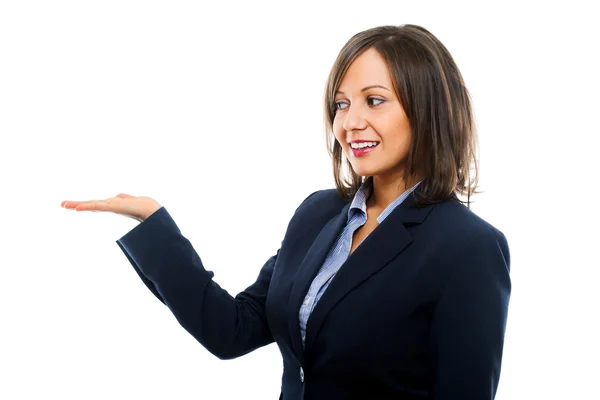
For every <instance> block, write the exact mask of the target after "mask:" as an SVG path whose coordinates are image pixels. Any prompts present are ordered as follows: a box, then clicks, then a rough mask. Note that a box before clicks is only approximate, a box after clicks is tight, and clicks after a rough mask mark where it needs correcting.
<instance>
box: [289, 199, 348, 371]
mask: <svg viewBox="0 0 600 400" xmlns="http://www.w3.org/2000/svg"><path fill="white" fill-rule="evenodd" d="M349 208H350V203H348V204H346V206H345V207H343V208H342V210H341V211H340V213H339V214H338V215H336V216H335V217H333V218H332V219H331V220H330V221H329V222H328V223H327V224H326V225H325V227H324V228H323V229H321V232H319V234H318V235H317V237H316V238H315V240H314V241H313V243H312V245H311V247H310V248H309V249H308V251H307V253H306V256H305V257H304V260H303V261H302V264H301V265H300V268H298V272H297V273H296V275H295V276H294V284H293V286H292V289H291V293H290V298H289V304H288V306H289V317H288V323H289V329H290V336H291V340H292V346H293V347H294V352H295V353H296V354H297V355H298V357H299V360H300V362H301V363H302V364H303V363H304V349H303V348H302V338H301V337H300V325H299V324H300V322H299V315H298V314H299V312H300V306H301V304H302V301H303V300H304V297H305V296H306V293H307V292H308V289H309V288H310V285H311V283H312V281H313V279H314V278H315V276H316V275H317V273H318V272H319V269H320V268H321V266H322V265H323V263H324V262H325V257H327V253H328V252H329V250H330V249H331V246H333V244H334V242H335V240H336V239H337V237H338V236H339V234H340V232H341V231H342V229H344V226H346V222H347V220H348V209H349ZM309 320H310V319H309Z"/></svg>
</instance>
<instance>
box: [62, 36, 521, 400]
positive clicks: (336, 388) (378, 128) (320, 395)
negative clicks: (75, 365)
mask: <svg viewBox="0 0 600 400" xmlns="http://www.w3.org/2000/svg"><path fill="white" fill-rule="evenodd" d="M325 118H326V123H327V127H328V129H327V134H328V139H329V142H328V147H329V151H330V154H331V156H332V159H333V166H334V176H335V182H336V186H337V189H329V190H320V191H317V192H315V193H313V194H311V195H310V196H308V197H307V198H306V199H305V200H304V202H302V204H300V206H299V207H298V209H297V210H296V212H295V214H294V216H293V217H292V219H291V221H290V222H289V226H288V229H287V232H286V234H285V237H284V239H283V242H282V244H281V247H280V249H279V250H278V251H277V253H276V254H275V255H274V256H272V257H271V258H270V259H269V260H267V262H266V264H265V265H264V266H263V267H262V269H261V270H260V272H259V274H258V279H257V280H256V282H255V283H254V284H252V285H251V286H249V287H248V288H247V289H246V290H244V291H243V292H241V293H239V294H238V295H237V296H236V297H235V298H234V297H232V296H230V295H229V294H228V293H227V292H226V291H225V290H223V289H221V288H220V287H219V286H218V284H217V283H215V282H214V281H213V280H212V278H213V273H212V272H210V271H207V270H206V269H205V267H204V265H203V264H202V261H201V259H200V257H199V256H198V254H197V253H196V252H195V250H194V249H193V247H192V245H191V243H190V242H189V241H188V240H187V239H186V238H185V237H184V236H182V234H181V232H180V230H179V229H178V227H177V225H176V224H175V222H174V221H173V219H172V218H171V216H170V215H169V213H168V212H167V210H166V209H165V208H164V207H162V206H161V205H160V204H159V203H158V202H156V201H155V200H154V199H152V198H150V197H134V196H130V195H127V194H119V195H117V196H116V197H113V198H109V199H106V200H100V201H64V202H63V203H62V204H61V205H62V206H63V207H65V208H68V209H76V210H78V211H81V210H88V211H90V210H91V211H111V212H115V213H119V214H122V215H125V216H129V217H132V218H135V219H137V220H139V221H141V223H140V224H139V225H138V226H136V227H135V228H134V229H132V230H131V231H130V232H129V233H127V234H126V235H125V236H123V237H122V238H121V239H119V240H118V241H117V244H118V245H119V246H120V248H121V249H122V250H123V252H124V254H125V255H126V256H127V258H128V260H129V261H130V262H131V265H132V266H133V268H135V270H136V271H137V273H138V274H139V275H140V277H141V279H142V280H143V281H144V283H145V284H146V285H147V286H148V288H149V289H150V290H151V291H152V292H153V293H154V294H155V295H156V296H157V297H158V298H159V299H160V300H161V301H162V302H164V303H165V304H166V305H167V306H168V307H169V309H170V310H171V311H172V312H173V314H174V315H175V316H176V318H177V319H178V321H179V322H180V323H181V325H182V326H183V327H184V328H185V329H186V330H187V331H188V332H189V333H190V334H192V335H193V336H194V337H195V338H196V339H197V340H198V341H199V342H200V343H201V344H202V345H203V346H205V347H206V348H207V349H208V350H209V351H210V352H212V353H213V354H214V355H216V356H217V357H219V358H221V359H231V358H235V357H239V356H241V355H244V354H247V353H249V352H251V351H253V350H255V349H257V348H259V347H261V346H265V345H267V344H269V343H272V342H273V341H275V342H276V343H277V345H278V346H279V348H280V350H281V354H282V356H283V361H284V371H283V378H282V388H281V397H280V398H283V399H286V400H288V399H290V400H291V399H298V400H299V399H435V400H448V399H453V400H455V399H460V400H466V399H481V400H483V399H492V398H493V397H494V396H495V393H496V389H497V386H498V380H499V375H500V366H501V359H502V349H503V342H504V332H505V325H506V317H507V310H508V303H509V296H510V291H511V281H510V277H509V265H510V256H509V248H508V244H507V241H506V238H505V236H504V235H503V234H502V232H500V231H499V230H497V229H496V228H494V227H493V226H492V225H490V224H489V223H487V222H486V221H484V220H482V219H481V218H479V217H478V216H476V215H475V214H474V213H473V212H472V211H470V210H469V208H468V205H469V199H470V196H471V194H473V193H474V191H475V187H476V184H477V164H476V159H475V150H476V144H477V143H476V136H475V128H474V124H473V118H472V114H471V105H470V100H469V95H468V92H467V89H466V88H465V84H464V82H463V79H462V76H461V74H460V72H459V70H458V68H457V66H456V64H455V62H454V60H453V59H452V56H451V55H450V54H449V52H448V50H447V49H446V48H445V47H444V46H443V45H442V43H440V41H439V40H438V39H437V38H436V37H435V36H434V35H432V34H431V33H430V32H428V31H427V30H426V29H424V28H422V27H419V26H415V25H403V26H399V27H395V26H383V27H378V28H373V29H369V30H366V31H364V32H360V33H358V34H357V35H355V36H354V37H352V38H351V39H350V40H349V41H348V43H346V45H345V46H344V47H343V49H342V50H341V52H340V54H339V56H338V58H337V60H336V61H335V64H334V66H333V69H332V70H331V73H330V75H329V79H328V82H327V89H326V95H325ZM472 167H473V170H471V168H472ZM459 195H466V196H467V199H468V200H467V202H466V204H467V206H465V204H464V202H463V201H461V200H460V198H459Z"/></svg>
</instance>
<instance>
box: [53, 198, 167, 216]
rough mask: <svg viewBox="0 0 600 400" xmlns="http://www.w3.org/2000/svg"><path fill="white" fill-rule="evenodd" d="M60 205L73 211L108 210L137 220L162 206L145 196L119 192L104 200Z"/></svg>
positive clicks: (68, 201) (66, 201)
mask: <svg viewBox="0 0 600 400" xmlns="http://www.w3.org/2000/svg"><path fill="white" fill-rule="evenodd" d="M60 205H61V207H63V208H66V209H69V210H75V211H109V212H113V213H115V214H120V215H124V216H126V217H130V218H133V219H135V220H138V221H140V222H141V221H144V220H145V219H146V218H148V217H149V216H150V215H152V214H153V213H154V212H155V211H157V210H158V209H159V208H161V207H162V206H161V205H160V204H159V203H158V202H157V201H156V200H154V199H153V198H151V197H147V196H138V197H136V196H131V195H128V194H125V193H119V194H118V195H116V196H115V197H111V198H108V199H104V200H87V201H70V200H65V201H63V202H62V203H60Z"/></svg>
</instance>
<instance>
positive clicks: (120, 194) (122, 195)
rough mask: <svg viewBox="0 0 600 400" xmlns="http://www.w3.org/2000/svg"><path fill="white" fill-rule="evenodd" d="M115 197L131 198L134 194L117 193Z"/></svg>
mask: <svg viewBox="0 0 600 400" xmlns="http://www.w3.org/2000/svg"><path fill="white" fill-rule="evenodd" d="M115 197H118V198H120V199H132V198H134V197H135V196H131V195H128V194H127V193H119V194H118V195H116V196H115Z"/></svg>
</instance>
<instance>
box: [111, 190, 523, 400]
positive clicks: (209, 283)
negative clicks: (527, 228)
mask: <svg viewBox="0 0 600 400" xmlns="http://www.w3.org/2000/svg"><path fill="white" fill-rule="evenodd" d="M414 194H415V196H418V191H415V192H414ZM349 207H350V202H346V201H343V200H342V199H341V198H340V197H339V196H338V194H337V193H336V191H335V190H334V189H330V190H322V191H318V192H315V193H313V194H312V195H310V196H309V197H308V198H307V199H306V200H304V202H303V203H302V204H301V205H300V206H299V207H298V209H297V210H296V212H295V214H294V216H293V217H292V219H291V221H290V223H289V225H288V228H287V232H286V234H285V237H284V239H283V242H282V244H281V247H280V249H279V250H278V251H277V254H276V255H274V256H272V257H271V258H270V259H269V260H268V261H267V262H266V264H265V265H264V266H263V267H262V269H261V270H260V273H259V274H258V279H257V280H256V282H255V283H254V284H252V285H251V286H249V287H248V288H247V289H246V290H245V291H243V292H241V293H239V294H238V295H237V296H236V297H235V298H233V297H232V296H231V295H229V294H228V293H227V292H226V291H225V290H223V289H222V288H221V287H219V285H218V284H217V283H215V282H214V281H213V280H212V278H213V273H212V272H210V271H207V270H206V269H205V268H204V266H203V264H202V261H201V259H200V257H199V256H198V254H197V253H196V251H195V250H194V248H193V247H192V245H191V243H190V242H189V241H188V240H187V239H186V238H185V237H184V236H182V235H181V232H180V230H179V229H178V227H177V225H176V224H175V222H174V221H173V219H172V218H171V217H170V215H169V213H168V212H167V210H166V209H165V208H164V207H162V208H160V209H159V210H158V211H156V212H155V213H154V214H152V215H151V216H150V217H148V218H147V219H146V220H145V221H143V222H142V223H140V224H139V225H138V226H136V227H135V228H133V229H132V230H131V231H130V232H129V233H127V234H126V235H125V236H123V237H122V238H121V239H119V240H118V241H117V244H118V245H119V247H120V248H121V249H122V250H123V252H124V253H125V255H126V256H127V258H128V260H129V261H130V262H131V264H132V266H133V267H134V268H135V270H136V271H137V273H138V274H139V276H140V277H141V279H142V280H143V281H144V283H145V284H146V285H147V286H148V288H149V289H150V290H151V291H152V292H153V293H154V294H155V295H156V296H157V297H158V298H159V299H160V300H161V301H162V302H163V303H165V304H166V305H167V306H168V307H169V309H170V310H171V311H172V312H173V314H174V315H175V317H176V318H177V320H178V321H179V323H180V324H181V325H182V326H183V327H184V328H185V329H186V330H187V331H188V332H189V333H190V334H191V335H193V336H194V337H195V338H196V339H197V340H198V341H199V342H200V343H201V344H202V345H203V346H204V347H206V349H208V350H209V351H210V352H211V353H213V354H214V355H216V356H217V357H219V358H221V359H231V358H235V357H239V356H241V355H244V354H247V353H249V352H251V351H253V350H255V349H257V348H259V347H261V346H265V345H267V344H269V343H272V342H273V341H275V342H276V343H277V345H278V346H279V349H280V350H281V354H282V356H283V364H284V371H283V378H282V387H281V396H280V398H283V399H285V400H300V399H310V400H312V399H336V400H337V399H361V400H364V399H407V400H408V399H435V400H449V399H452V400H467V399H477V400H484V399H492V398H494V396H495V393H496V388H497V385H498V379H499V375H500V365H501V359H502V348H503V342H504V332H505V326H506V318H507V311H508V303H509V296H510V291H511V281H510V277H509V265H510V258H509V257H510V256H509V248H508V244H507V241H506V238H505V236H504V235H503V234H502V232H500V231H499V230H497V229H495V228H494V227H493V226H491V225H490V224H489V223H487V222H486V221H484V220H483V219H481V218H479V217H478V216H477V215H475V214H474V213H473V212H472V211H470V210H469V209H467V208H466V207H465V206H464V205H462V204H461V203H459V202H458V201H456V200H446V201H443V202H441V203H438V204H435V205H427V206H422V207H416V206H415V201H414V197H413V196H412V195H411V196H409V197H408V198H407V199H406V200H405V201H404V202H403V203H402V204H400V205H399V206H398V207H397V208H396V209H395V210H394V211H393V212H392V213H391V214H390V215H389V216H388V217H387V218H386V219H385V220H384V221H383V222H382V223H381V224H380V225H379V226H378V227H377V228H376V229H375V230H374V231H373V232H372V233H371V234H370V235H369V236H368V237H367V238H366V239H365V240H364V241H363V242H362V243H361V244H360V245H359V246H358V247H357V248H356V250H355V251H354V252H353V253H352V254H351V255H350V256H349V258H348V259H347V261H346V262H345V263H344V265H343V266H342V267H341V268H340V270H339V271H338V273H337V274H336V275H335V277H334V278H333V280H332V282H331V284H330V286H329V287H328V288H327V290H326V291H325V293H324V294H323V297H322V298H321V300H320V301H319V302H318V303H317V305H316V306H315V309H314V310H313V312H312V314H311V316H310V318H309V319H308V323H307V330H306V348H305V349H303V347H302V341H301V337H300V328H299V320H298V312H299V310H300V305H301V302H302V301H303V299H304V296H305V295H306V292H307V291H308V288H309V286H310V284H311V282H312V280H313V278H314V277H315V275H316V274H317V272H318V270H319V268H320V267H321V266H322V264H323V262H324V260H325V257H326V255H327V252H328V251H329V249H330V247H331V246H332V245H333V243H334V242H335V239H336V238H337V236H338V235H339V234H340V232H341V231H342V229H343V227H344V225H345V224H346V222H347V215H348V208H349Z"/></svg>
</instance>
